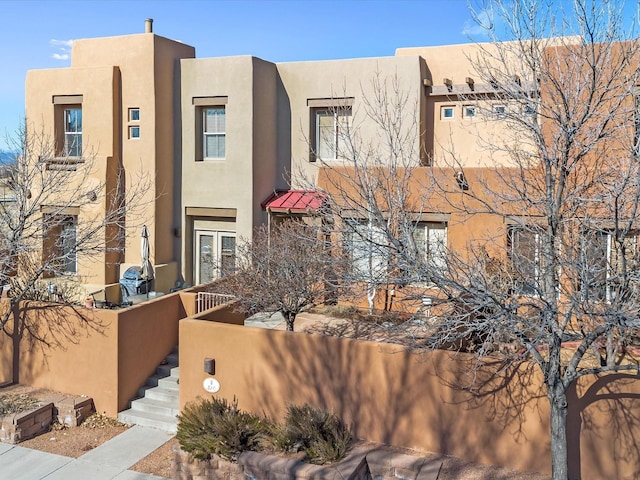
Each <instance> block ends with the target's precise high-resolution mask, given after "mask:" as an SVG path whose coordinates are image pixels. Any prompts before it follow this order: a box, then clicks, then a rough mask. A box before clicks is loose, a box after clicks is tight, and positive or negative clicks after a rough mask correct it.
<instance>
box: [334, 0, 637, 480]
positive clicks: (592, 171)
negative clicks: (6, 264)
mask: <svg viewBox="0 0 640 480" xmlns="http://www.w3.org/2000/svg"><path fill="white" fill-rule="evenodd" d="M572 7H573V10H572V11H571V12H569V11H564V12H563V11H560V12H559V11H557V10H556V9H557V7H556V6H555V5H554V4H553V2H544V1H542V0H513V1H508V2H506V1H505V2H502V1H500V0H496V1H488V2H486V4H485V5H484V9H483V10H482V11H483V15H482V16H481V17H482V19H486V18H492V19H493V20H494V22H493V23H491V24H489V25H487V28H488V32H489V34H492V35H493V38H492V40H493V41H492V42H491V43H489V44H480V45H477V46H476V47H477V48H476V51H477V56H473V57H472V58H470V59H469V60H470V62H471V64H472V66H473V69H474V70H475V72H476V75H477V77H476V79H477V81H476V87H477V88H475V91H474V90H472V91H469V90H468V89H467V90H465V91H460V92H456V91H455V89H452V91H451V92H450V95H451V96H452V97H453V100H454V101H460V102H464V103H465V104H471V105H473V106H475V107H476V109H477V112H478V117H479V120H484V127H483V130H482V131H480V130H479V137H478V138H477V141H478V144H479V145H480V146H481V147H482V150H483V151H484V152H485V154H486V160H487V161H486V162H485V165H484V168H475V169H470V168H468V167H467V165H468V159H465V158H461V157H459V156H458V155H457V154H456V152H455V148H454V145H453V144H451V145H448V144H447V142H446V141H443V140H442V139H440V140H441V141H442V142H443V145H442V147H443V151H444V154H443V155H442V157H440V158H435V162H436V164H437V165H439V167H438V168H434V170H433V174H432V176H431V177H430V179H429V180H428V181H425V183H424V184H423V186H422V187H423V188H426V187H425V185H426V184H428V185H430V187H429V188H430V190H429V191H428V195H423V196H422V199H420V200H418V201H416V202H415V204H414V205H411V202H404V201H400V202H395V203H394V202H393V201H392V200H390V199H389V198H388V197H389V196H393V199H394V200H396V199H408V198H411V193H412V192H413V191H414V190H413V189H415V186H414V185H413V184H411V182H409V183H406V182H401V183H399V184H395V183H392V184H389V183H387V184H383V183H381V181H380V179H381V178H382V179H383V181H386V182H389V179H391V181H392V182H393V181H394V179H395V178H396V175H395V174H394V172H396V171H398V170H397V168H396V165H402V163H394V162H393V158H394V157H393V156H392V157H390V158H391V159H392V161H390V162H387V164H386V165H385V164H384V162H383V163H382V164H381V166H378V165H377V164H375V163H373V164H371V163H369V162H370V158H372V157H370V156H369V152H370V150H368V149H367V148H362V146H361V145H356V146H355V147H354V148H353V151H352V152H351V154H350V156H349V158H350V159H351V160H352V162H353V165H352V166H351V171H348V170H347V169H341V168H338V167H335V166H327V168H328V169H329V170H330V173H328V174H327V176H331V177H332V178H334V179H335V178H338V179H340V180H339V181H337V182H336V181H335V180H333V181H331V182H330V185H331V189H332V190H334V191H336V190H337V191H338V195H333V196H332V198H333V200H334V201H335V202H336V205H337V206H336V207H334V209H333V211H334V212H340V213H339V215H340V216H341V217H342V218H343V220H349V219H350V218H353V217H354V214H351V213H350V214H347V215H345V214H344V213H343V212H349V211H350V210H358V211H359V212H361V213H360V215H362V212H365V213H366V216H365V217H364V218H375V221H376V222H377V225H378V226H379V231H380V232H382V236H381V237H375V238H374V237H372V236H370V235H369V236H367V235H363V236H361V238H363V240H364V241H368V242H370V244H371V245H372V247H371V248H377V246H379V245H380V246H381V248H383V249H385V251H386V258H387V259H389V261H390V262H391V263H392V265H399V266H401V267H402V268H401V269H400V271H402V272H403V281H405V282H407V283H413V284H414V291H415V294H416V298H419V297H420V296H422V295H426V294H429V295H431V296H432V297H433V299H434V302H435V304H436V308H435V309H434V312H435V314H434V315H432V316H431V317H430V321H429V322H428V323H427V325H425V332H424V334H423V335H422V336H421V338H420V344H419V345H416V346H420V347H424V348H442V347H449V348H452V347H453V348H466V349H467V350H471V349H469V348H468V346H469V343H473V349H472V350H473V353H474V354H475V363H474V366H475V368H474V369H470V370H469V377H468V378H469V382H470V383H468V384H466V385H464V387H466V388H468V389H469V391H472V392H474V393H475V394H478V395H483V394H489V395H490V394H492V392H494V391H495V388H496V381H499V380H500V379H502V380H504V381H505V382H506V383H505V385H506V384H508V382H509V381H513V380H514V377H512V376H511V375H512V372H515V371H517V370H518V369H520V368H527V369H528V367H531V366H534V367H537V368H538V369H539V371H540V372H541V374H542V378H543V379H544V386H545V390H546V397H547V399H548V402H549V406H550V430H551V452H552V474H553V478H554V479H557V480H559V479H567V478H568V477H569V466H568V454H567V452H568V447H567V411H568V408H571V405H570V404H569V401H568V396H567V392H568V391H569V389H570V388H572V387H575V384H576V382H577V381H578V379H581V378H584V379H585V380H588V379H589V378H593V375H596V374H601V373H606V372H624V371H634V372H637V371H638V369H639V367H638V364H637V362H634V361H632V360H630V359H629V358H628V357H627V356H626V348H627V346H628V345H629V344H630V343H631V342H634V341H636V336H637V332H638V328H639V327H640V321H639V320H638V318H639V314H640V296H639V295H640V289H639V287H640V284H639V282H638V280H639V279H638V275H637V271H638V268H639V267H640V242H639V241H640V224H639V221H640V216H639V214H638V206H639V204H640V160H639V155H638V148H639V147H638V143H639V138H640V133H639V132H640V127H639V126H638V125H640V121H639V120H638V118H639V114H638V105H639V104H640V103H639V101H638V95H639V93H640V92H639V91H638V85H639V84H640V75H639V70H638V67H639V66H640V55H639V54H640V51H639V49H638V41H637V39H632V38H627V37H625V35H624V32H623V20H622V17H621V6H620V5H619V4H617V3H615V2H609V1H591V0H576V1H574V2H572ZM487 12H489V13H488V15H487ZM498 19H499V21H498ZM498 27H499V28H500V32H498V31H497V28H498ZM505 31H506V33H505ZM505 36H506V37H507V38H506V39H507V40H508V41H503V40H504V39H505ZM480 87H481V88H480ZM490 123H491V125H492V127H491V128H486V126H487V125H488V124H490ZM385 129H386V130H387V131H388V133H389V138H392V137H393V133H394V129H393V123H389V124H387V126H386V127H385ZM381 138H385V137H384V136H381ZM383 143H384V142H383ZM399 153H400V156H399V157H398V159H399V161H400V162H409V157H407V156H406V153H405V152H399ZM373 158H375V157H373ZM413 165H416V163H415V162H414V163H413ZM414 170H421V169H419V168H418V169H415V168H414ZM379 171H384V173H383V174H379V173H378V172H379ZM399 171H402V170H399ZM418 173H419V172H418V171H412V173H411V176H412V177H413V176H415V175H416V174H418ZM454 173H455V174H456V175H455V176H454ZM344 192H348V193H347V194H343V193H344ZM423 193H424V192H423ZM426 196H428V197H429V198H428V199H427V198H425V197H426ZM414 198H415V197H414ZM345 199H346V201H345ZM342 204H346V205H348V207H346V208H344V209H342ZM443 205H446V210H447V211H448V212H450V213H451V215H452V217H454V216H457V218H471V216H475V217H477V218H487V219H490V218H493V219H495V218H498V219H500V220H501V222H500V224H502V225H504V230H503V231H501V232H497V231H495V230H494V231H491V232H487V233H486V234H482V235H481V234H474V235H475V236H473V237H471V236H470V237H469V238H467V246H466V248H465V249H463V250H462V251H455V252H454V251H449V252H447V258H446V261H445V262H443V261H442V257H439V256H435V257H434V258H432V259H428V258H425V256H424V255H420V254H419V252H418V251H417V250H416V245H414V243H415V237H416V236H415V233H414V232H415V226H416V220H415V212H414V211H417V212H418V213H419V212H421V211H429V210H431V211H435V210H436V209H437V208H443ZM412 215H414V216H413V217H412ZM392 218H396V219H398V220H395V221H388V219H392ZM403 218H404V219H407V220H405V221H403V220H402V219H403ZM403 224H404V225H407V228H404V227H403ZM392 225H393V226H394V227H393V228H392ZM385 226H388V228H385ZM412 239H413V242H412ZM387 271H388V272H392V271H393V269H391V268H389V269H387ZM425 280H427V282H426V283H428V284H429V285H430V287H429V288H426V287H425V288H420V283H421V282H422V283H423V284H424V282H425ZM569 340H571V341H572V345H571V346H568V345H567V341H569ZM489 355H491V356H490V357H489ZM496 355H499V356H498V357H497V358H499V359H500V361H496ZM487 359H490V360H489V361H487ZM489 363H490V364H491V369H492V370H491V371H493V372H494V374H493V375H489V376H487V374H486V370H484V371H483V372H481V370H480V369H482V368H483V367H486V366H487V365H488V364H489ZM497 365H499V367H497ZM527 371H529V370H527ZM480 379H482V381H480ZM459 386H463V385H459ZM577 468H579V466H578V467H577Z"/></svg>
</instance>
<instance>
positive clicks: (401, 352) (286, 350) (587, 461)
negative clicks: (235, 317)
mask: <svg viewBox="0 0 640 480" xmlns="http://www.w3.org/2000/svg"><path fill="white" fill-rule="evenodd" d="M205 357H209V358H214V359H215V375H214V377H215V378H216V379H217V380H218V381H219V382H220V386H221V389H220V391H219V392H218V393H217V395H220V396H222V397H224V398H227V399H229V400H231V399H233V397H234V396H235V397H237V399H238V401H239V406H240V407H241V408H243V409H247V410H250V411H253V412H255V413H260V414H262V413H265V414H267V415H270V416H273V417H277V418H281V416H282V415H283V413H284V411H285V408H286V405H287V404H291V403H293V404H302V403H305V402H308V403H310V404H313V405H316V406H319V407H322V408H326V409H329V410H332V411H334V412H336V413H337V414H339V415H340V416H342V417H343V418H344V419H345V420H346V421H347V422H349V423H350V424H352V425H353V427H354V430H355V433H356V435H357V436H358V437H361V438H366V439H368V440H372V441H377V442H383V443H388V444H393V445H397V446H405V447H410V448H416V449H419V450H426V451H431V452H440V453H445V454H450V455H456V456H459V457H461V458H464V459H466V460H472V461H478V462H482V463H488V464H495V465H503V466H507V467H511V468H515V469H519V470H524V471H540V472H546V473H548V472H549V471H550V465H551V453H550V445H549V421H548V415H549V409H548V406H547V404H546V398H544V390H543V389H542V388H541V378H540V376H539V375H538V374H537V373H533V374H527V375H523V376H522V377H519V378H514V379H513V381H512V382H511V388H510V389H509V391H507V390H502V391H499V392H498V393H497V394H496V395H491V396H489V397H487V398H485V399H484V401H475V402H472V403H469V402H467V400H468V399H469V397H468V396H467V395H466V394H465V393H463V392H462V391H460V390H457V389H453V388H450V387H449V386H447V383H448V382H449V381H452V380H455V379H456V378H459V376H460V374H461V372H464V371H468V370H467V369H468V364H467V363H466V362H467V360H468V359H469V357H465V356H463V355H454V354H452V353H451V352H444V351H439V352H433V353H429V354H427V355H416V354H411V353H410V352H408V351H407V350H405V349H403V348H401V347H399V346H394V345H389V344H381V343H374V342H366V341H358V340H348V339H340V338H334V337H325V336H320V335H308V334H303V333H298V332H294V333H290V332H284V331H275V330H265V329H259V328H251V327H242V326H235V325H230V324H222V323H217V322H212V321H200V320H195V319H185V320H183V321H182V322H181V323H180V405H181V408H182V407H183V406H184V405H185V403H187V402H189V401H191V400H194V399H195V398H197V397H198V396H202V397H207V396H209V395H210V394H208V393H207V392H206V391H205V390H204V388H203V381H204V380H205V379H206V378H209V377H210V375H208V374H207V373H205V372H204V371H203V360H204V358H205ZM606 378H609V379H610V380H607V379H606ZM606 378H605V379H600V380H597V381H596V382H595V383H594V382H593V379H592V381H591V383H590V387H589V388H579V389H576V390H575V391H572V392H573V393H572V394H571V395H572V404H571V409H570V411H571V413H570V415H569V439H570V440H569V443H570V459H571V462H572V466H571V470H570V471H571V473H572V474H573V475H576V477H575V478H579V477H578V475H579V474H580V473H579V472H580V471H581V470H582V472H584V474H585V477H584V478H603V479H604V478H618V479H621V478H637V475H638V465H639V464H640V462H639V458H638V452H637V450H636V449H635V445H636V439H637V438H640V424H638V422H637V420H635V415H634V414H633V411H634V408H635V409H636V411H637V409H638V407H639V406H640V405H639V404H638V402H639V400H638V398H640V397H639V393H640V388H639V387H638V383H640V382H637V381H635V377H632V381H631V382H627V383H626V385H622V384H621V382H620V378H616V377H614V376H610V377H606ZM621 378H626V379H629V378H630V377H629V376H624V377H621ZM525 379H526V381H525ZM598 382H600V384H599V385H598ZM603 395H604V396H603ZM532 397H533V398H534V399H533V400H529V401H527V402H526V403H525V404H524V405H523V406H521V407H520V408H515V406H514V405H515V404H520V403H522V400H523V399H530V398H532ZM623 404H624V405H625V406H626V407H627V412H628V413H629V414H628V415H626V416H625V415H623V414H622V413H621V411H612V409H613V410H615V409H616V408H618V407H620V406H621V405H623ZM611 425H616V428H615V429H612V428H610V426H611ZM572 478H573V477H572Z"/></svg>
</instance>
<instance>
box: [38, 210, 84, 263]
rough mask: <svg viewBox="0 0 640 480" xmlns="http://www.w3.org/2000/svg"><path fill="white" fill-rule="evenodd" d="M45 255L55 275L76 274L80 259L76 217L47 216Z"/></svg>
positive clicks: (45, 218)
mask: <svg viewBox="0 0 640 480" xmlns="http://www.w3.org/2000/svg"><path fill="white" fill-rule="evenodd" d="M44 221H45V229H46V235H45V237H44V242H45V248H44V250H45V254H46V255H47V257H48V258H49V261H50V264H51V268H50V271H51V272H52V273H53V274H54V275H59V274H64V273H76V272H77V269H78V259H77V253H76V245H77V240H76V235H77V224H78V217H77V216H75V215H45V217H44Z"/></svg>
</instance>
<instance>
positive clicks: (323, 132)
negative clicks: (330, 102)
mask: <svg viewBox="0 0 640 480" xmlns="http://www.w3.org/2000/svg"><path fill="white" fill-rule="evenodd" d="M315 120H316V131H315V138H316V141H315V152H316V156H317V157H318V158H320V159H322V160H337V159H343V158H345V157H347V155H346V148H347V144H348V138H349V128H350V125H351V107H337V108H331V109H327V110H316V111H315Z"/></svg>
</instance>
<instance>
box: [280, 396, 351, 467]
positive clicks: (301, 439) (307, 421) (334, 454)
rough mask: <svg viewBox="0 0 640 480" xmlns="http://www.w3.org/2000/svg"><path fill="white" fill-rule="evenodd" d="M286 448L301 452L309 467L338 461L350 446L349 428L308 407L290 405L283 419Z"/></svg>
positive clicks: (337, 419) (340, 421) (323, 412)
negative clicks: (311, 464)
mask: <svg viewBox="0 0 640 480" xmlns="http://www.w3.org/2000/svg"><path fill="white" fill-rule="evenodd" d="M284 431H285V436H286V439H287V442H286V443H287V445H290V446H291V447H290V449H292V450H297V451H299V450H303V451H304V452H305V453H306V455H307V457H308V458H307V459H308V461H309V462H310V463H315V464H324V463H333V462H337V461H339V460H341V459H342V458H344V456H345V455H346V453H347V451H348V450H349V448H350V447H351V444H352V435H351V431H350V429H349V427H347V425H346V424H345V423H344V422H343V421H342V420H341V419H340V418H338V417H337V416H336V415H334V414H333V413H329V412H327V411H324V410H320V409H317V408H314V407H312V406H310V405H307V404H305V405H302V406H295V405H290V406H289V407H288V409H287V416H286V419H285V427H284Z"/></svg>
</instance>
